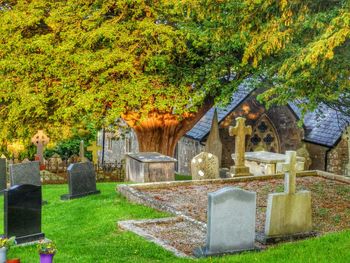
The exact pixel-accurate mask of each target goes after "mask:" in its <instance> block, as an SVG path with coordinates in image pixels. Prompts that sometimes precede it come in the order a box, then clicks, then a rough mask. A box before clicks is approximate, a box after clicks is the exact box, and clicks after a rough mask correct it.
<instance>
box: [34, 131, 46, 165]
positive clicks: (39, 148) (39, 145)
mask: <svg viewBox="0 0 350 263" xmlns="http://www.w3.org/2000/svg"><path fill="white" fill-rule="evenodd" d="M49 141H50V138H49V137H47V136H46V134H45V133H44V131H43V130H39V131H38V132H37V133H36V134H35V135H34V136H33V137H32V143H33V144H34V145H35V146H36V155H37V157H38V159H39V161H40V164H43V163H44V146H45V145H46V144H48V143H49Z"/></svg>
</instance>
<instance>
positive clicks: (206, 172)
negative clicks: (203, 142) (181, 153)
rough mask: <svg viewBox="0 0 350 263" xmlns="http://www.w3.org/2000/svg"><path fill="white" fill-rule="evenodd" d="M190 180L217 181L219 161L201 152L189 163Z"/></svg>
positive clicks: (213, 156) (211, 155)
mask: <svg viewBox="0 0 350 263" xmlns="http://www.w3.org/2000/svg"><path fill="white" fill-rule="evenodd" d="M191 175H192V180H201V179H217V178H220V177H219V160H218V157H216V156H215V155H214V154H212V153H207V152H201V153H200V154H198V155H196V156H195V157H194V158H193V159H192V161H191Z"/></svg>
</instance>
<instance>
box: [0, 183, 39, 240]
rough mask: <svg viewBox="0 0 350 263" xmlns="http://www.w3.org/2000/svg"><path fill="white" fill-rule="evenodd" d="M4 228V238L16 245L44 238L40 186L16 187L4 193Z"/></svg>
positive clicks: (26, 185)
mask: <svg viewBox="0 0 350 263" xmlns="http://www.w3.org/2000/svg"><path fill="white" fill-rule="evenodd" d="M4 196H5V199H4V227H5V236H6V237H12V236H15V237H16V242H17V244H22V243H27V242H32V241H36V240H39V239H42V238H44V234H43V233H42V232H41V186H37V185H28V184H24V185H16V186H13V187H11V188H9V189H7V190H5V191H4Z"/></svg>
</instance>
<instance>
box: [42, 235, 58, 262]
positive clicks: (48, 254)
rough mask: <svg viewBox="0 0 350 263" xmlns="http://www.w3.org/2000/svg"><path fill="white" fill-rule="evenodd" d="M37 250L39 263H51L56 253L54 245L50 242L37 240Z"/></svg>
mask: <svg viewBox="0 0 350 263" xmlns="http://www.w3.org/2000/svg"><path fill="white" fill-rule="evenodd" d="M37 248H38V252H39V254H40V263H51V262H52V260H53V256H54V255H55V254H56V252H57V248H56V244H55V243H54V242H52V241H46V240H39V242H38V244H37Z"/></svg>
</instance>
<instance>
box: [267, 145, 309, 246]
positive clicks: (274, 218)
mask: <svg viewBox="0 0 350 263" xmlns="http://www.w3.org/2000/svg"><path fill="white" fill-rule="evenodd" d="M286 156H287V157H286V163H285V164H284V166H283V168H284V171H285V181H284V187H285V188H284V193H273V194H269V196H268V200H267V211H266V222H265V239H264V240H263V241H264V242H265V243H269V242H270V241H271V242H274V241H275V240H283V239H285V238H289V237H291V236H296V237H299V236H300V237H302V236H308V235H310V234H311V231H312V217H311V214H312V211H311V193H310V192H309V191H300V192H296V170H297V168H296V166H297V161H296V152H295V151H287V152H286Z"/></svg>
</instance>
